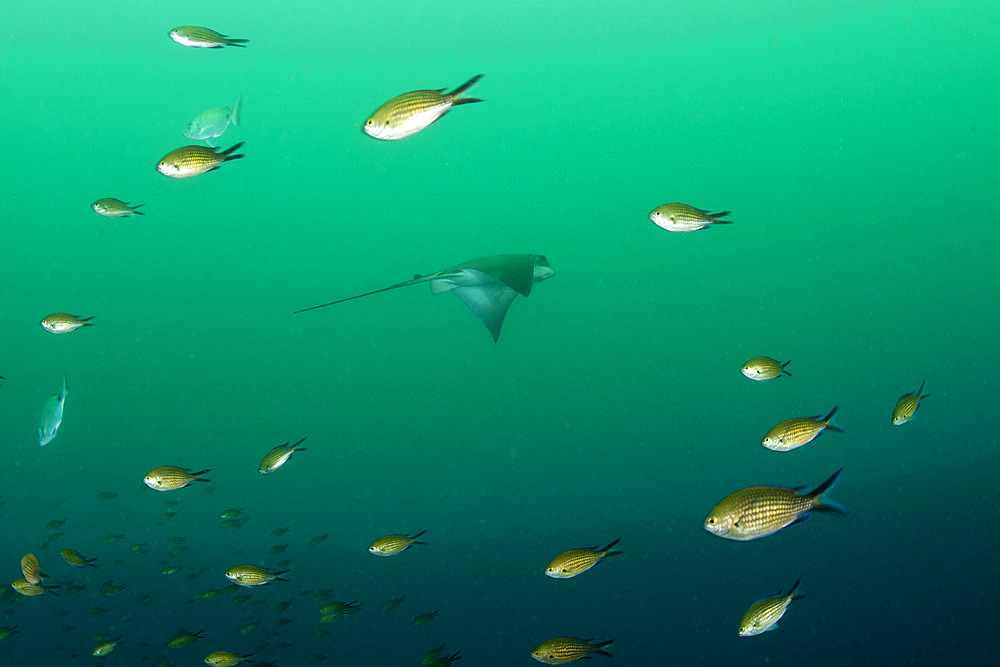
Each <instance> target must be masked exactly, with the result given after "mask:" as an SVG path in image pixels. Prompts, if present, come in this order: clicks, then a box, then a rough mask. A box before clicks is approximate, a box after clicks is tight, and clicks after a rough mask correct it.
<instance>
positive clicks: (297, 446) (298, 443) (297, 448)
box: [291, 435, 309, 452]
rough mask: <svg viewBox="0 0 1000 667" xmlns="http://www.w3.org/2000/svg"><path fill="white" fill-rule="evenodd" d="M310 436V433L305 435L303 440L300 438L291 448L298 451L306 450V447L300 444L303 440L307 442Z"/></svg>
mask: <svg viewBox="0 0 1000 667" xmlns="http://www.w3.org/2000/svg"><path fill="white" fill-rule="evenodd" d="M308 437H309V436H308V435H307V436H305V437H304V438H302V439H301V440H299V441H298V442H296V443H295V444H294V445H292V447H291V448H292V449H294V450H295V451H298V452H304V451H306V448H305V447H299V445H301V444H302V443H303V442H305V441H306V438H308Z"/></svg>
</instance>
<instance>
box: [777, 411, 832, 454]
mask: <svg viewBox="0 0 1000 667" xmlns="http://www.w3.org/2000/svg"><path fill="white" fill-rule="evenodd" d="M838 409H839V407H834V408H833V410H830V414H828V415H827V416H826V417H823V418H820V416H819V415H816V416H815V417H793V418H792V419H786V420H785V421H783V422H780V423H778V424H776V425H774V426H773V427H771V430H770V431H768V432H767V435H765V436H764V439H763V440H762V441H761V443H760V444H761V445H763V446H764V447H767V448H768V449H770V450H773V451H775V452H787V451H791V450H793V449H797V448H799V447H801V446H802V445H808V444H809V443H810V442H812V441H813V440H815V439H816V438H818V437H819V436H821V435H823V431H828V430H829V431H836V432H837V433H843V432H844V429H842V428H840V427H839V426H836V425H834V424H832V423H831V421H832V420H833V416H834V415H836V414H837V410H838Z"/></svg>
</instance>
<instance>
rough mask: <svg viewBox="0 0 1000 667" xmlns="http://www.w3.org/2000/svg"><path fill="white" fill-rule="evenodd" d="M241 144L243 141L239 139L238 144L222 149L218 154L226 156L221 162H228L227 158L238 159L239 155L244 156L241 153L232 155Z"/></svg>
mask: <svg viewBox="0 0 1000 667" xmlns="http://www.w3.org/2000/svg"><path fill="white" fill-rule="evenodd" d="M242 145H243V142H242V141H241V142H239V143H238V144H235V145H234V146H232V147H230V148H227V149H226V150H224V151H222V152H221V153H219V155H224V156H226V159H225V160H223V162H228V161H229V160H239V159H240V158H241V157H244V156H243V155H233V153H235V152H236V151H237V150H239V148H240V146H242Z"/></svg>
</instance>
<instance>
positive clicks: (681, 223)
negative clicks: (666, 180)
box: [649, 202, 733, 232]
mask: <svg viewBox="0 0 1000 667" xmlns="http://www.w3.org/2000/svg"><path fill="white" fill-rule="evenodd" d="M730 213H731V211H723V212H721V213H709V212H708V211H703V210H701V209H700V208H695V207H694V206H688V205H687V204H681V203H680V202H672V203H670V204H663V205H661V206H657V207H656V208H654V209H653V210H652V211H650V212H649V220H650V222H652V223H653V224H654V225H656V226H657V227H660V228H661V229H665V230H667V231H668V232H696V231H698V230H699V229H705V228H706V227H710V226H712V225H731V224H733V221H732V220H722V219H721V218H724V217H726V216H727V215H729V214H730Z"/></svg>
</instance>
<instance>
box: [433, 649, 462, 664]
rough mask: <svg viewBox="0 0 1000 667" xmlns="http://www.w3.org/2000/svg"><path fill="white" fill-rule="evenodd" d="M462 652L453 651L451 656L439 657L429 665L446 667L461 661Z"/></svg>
mask: <svg viewBox="0 0 1000 667" xmlns="http://www.w3.org/2000/svg"><path fill="white" fill-rule="evenodd" d="M461 654H462V652H461V651H455V652H454V653H452V654H451V655H447V656H441V657H440V658H438V659H437V660H435V661H434V662H432V663H431V667H448V665H450V664H451V663H453V662H455V661H457V660H461V659H462V655H461Z"/></svg>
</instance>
